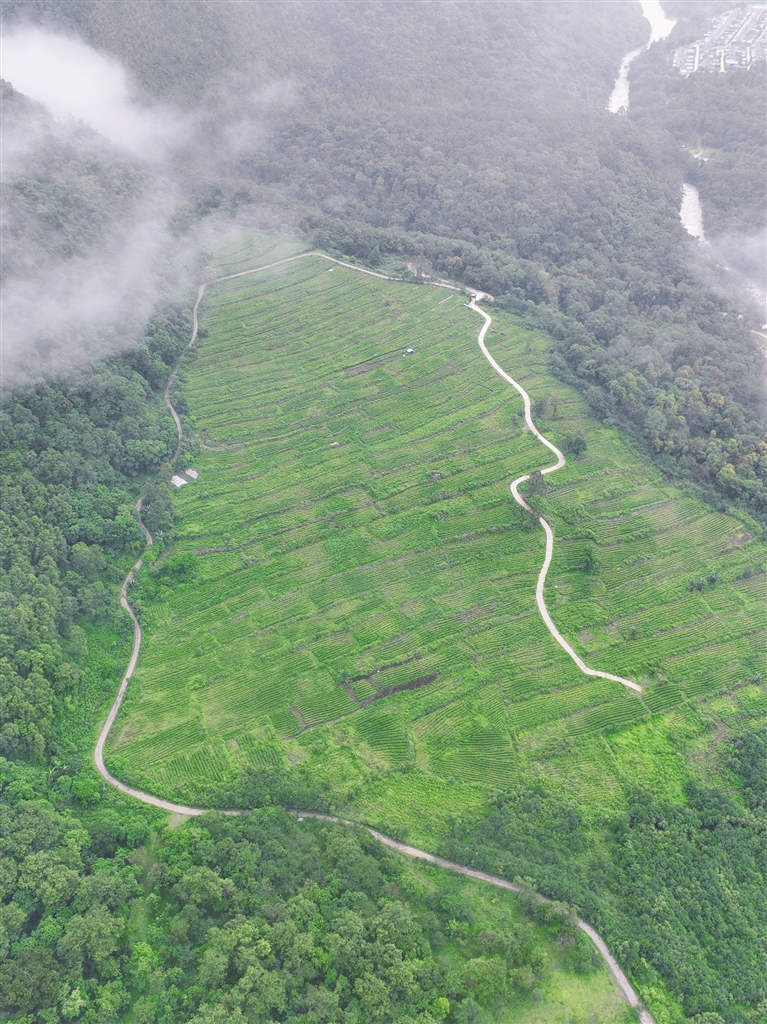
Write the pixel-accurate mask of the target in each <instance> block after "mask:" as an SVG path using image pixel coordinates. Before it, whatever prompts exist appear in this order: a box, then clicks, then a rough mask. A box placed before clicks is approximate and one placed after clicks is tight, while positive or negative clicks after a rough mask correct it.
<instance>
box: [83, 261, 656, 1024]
mask: <svg viewBox="0 0 767 1024" xmlns="http://www.w3.org/2000/svg"><path fill="white" fill-rule="evenodd" d="M308 256H315V257H318V258H320V259H324V260H328V261H329V262H331V263H335V264H337V265H338V266H340V267H347V268H348V269H349V270H355V271H357V272H358V273H361V274H368V275H369V276H371V277H378V278H381V279H382V280H385V281H392V280H396V278H391V277H387V275H385V274H378V273H376V272H375V271H373V270H366V269H364V268H363V267H356V266H354V265H353V264H351V263H344V262H343V261H342V260H337V259H333V257H331V256H326V255H325V253H321V252H314V251H312V252H304V253H299V254H298V255H297V256H288V257H287V258H286V259H282V260H276V261H274V262H273V263H267V264H265V265H264V266H261V267H254V268H253V269H251V270H242V271H240V272H239V273H237V274H228V275H227V276H226V277H219V278H217V279H216V280H215V281H213V282H211V284H212V285H214V284H219V283H220V282H222V281H231V280H233V279H234V278H238V277H246V276H248V275H250V274H257V273H261V272H263V271H265V270H271V269H273V268H275V267H280V266H283V265H284V264H286V263H292V262H293V261H294V260H300V259H305V258H306V257H308ZM432 283H433V284H435V285H436V286H437V287H441V288H449V289H451V290H453V291H458V292H460V291H463V289H461V288H457V287H456V286H455V285H450V284H447V283H445V282H432ZM208 287H209V285H207V284H201V285H200V288H199V290H198V292H197V301H196V302H195V304H194V309H193V311H192V335H191V338H190V339H189V343H188V344H187V345H186V346H185V348H184V349H183V351H182V352H181V354H180V355H179V357H178V359H177V360H176V363H175V364H174V366H173V369H172V370H171V373H170V376H169V377H168V383H167V384H166V386H165V393H164V398H165V404H166V405H167V407H168V409H169V410H170V412H171V415H172V416H173V420H174V422H175V424H176V434H177V441H176V451H175V455H174V460H175V459H177V458H178V456H179V454H180V452H181V443H182V440H183V428H182V426H181V420H180V418H179V415H178V413H177V412H176V410H175V408H174V407H173V403H172V402H171V399H170V392H171V387H172V385H173V381H174V380H175V378H176V375H177V373H178V370H179V367H180V366H181V362H182V360H183V358H184V356H185V355H186V353H187V352H188V351H189V349H190V348H192V346H193V345H194V343H195V341H196V340H197V334H198V330H199V310H200V303H201V302H202V299H203V296H204V294H205V292H206V290H207V288H208ZM467 306H468V308H469V309H472V310H474V312H476V313H479V314H480V315H481V316H482V317H484V320H485V323H484V325H483V327H482V329H481V331H480V332H479V337H478V342H479V346H480V348H481V349H482V352H483V354H484V356H485V358H486V359H487V360H488V362H489V363H490V365H491V366H492V367H493V369H494V370H495V371H496V373H498V374H499V375H500V376H501V377H503V379H504V380H506V381H508V383H509V384H511V385H512V386H513V387H514V388H516V390H517V391H518V392H519V394H520V395H521V396H522V399H523V401H524V403H525V421H526V423H527V426H528V428H529V429H530V430H531V431H532V432H533V434H535V436H536V437H537V438H538V440H539V441H540V442H541V443H542V444H544V445H545V446H546V447H547V448H549V449H550V450H551V452H552V453H553V454H554V455H556V457H557V462H556V464H555V465H553V466H549V467H548V468H546V469H543V470H541V473H553V472H554V471H555V470H557V469H560V468H561V467H562V466H564V465H565V457H564V455H563V454H562V452H560V451H559V449H558V448H556V447H555V446H554V445H553V444H552V443H551V442H550V441H549V440H547V439H546V438H545V437H544V436H543V434H541V433H540V431H539V430H538V429H537V428H536V426H535V424H534V423H533V419H532V415H531V410H530V396H529V395H528V394H527V392H526V391H525V389H524V388H523V387H522V386H521V385H520V384H518V383H517V381H515V380H514V378H513V377H510V376H509V375H508V374H507V373H506V371H505V370H503V369H502V368H501V367H500V366H499V365H498V363H497V362H496V361H495V359H493V357H492V356H491V355H490V353H489V352H488V350H487V346H486V345H485V335H486V333H487V331H488V329H489V327H490V325H491V323H492V318H491V317H490V316H488V314H487V313H485V311H484V310H483V309H481V308H480V307H479V306H478V305H477V296H476V295H474V294H471V301H470V302H469V303H467ZM529 476H530V474H526V475H525V476H521V477H519V478H518V479H517V480H515V481H514V482H513V483H512V484H511V493H512V495H513V497H514V500H515V501H516V502H517V503H518V504H519V505H521V506H522V507H523V508H525V509H528V510H529V511H532V510H531V509H530V506H529V505H528V504H527V502H526V501H525V500H524V498H523V497H522V496H521V495H520V493H519V490H518V488H519V485H520V484H522V483H524V481H525V480H528V479H529ZM141 502H142V499H141V498H139V500H138V501H137V502H136V511H137V513H138V516H139V524H140V526H141V529H142V531H143V533H144V536H145V538H146V544H147V547H149V546H151V545H152V542H153V541H152V535H151V534H150V532H149V530H148V529H147V528H146V526H145V525H144V523H143V521H142V519H141ZM538 521H539V522H540V524H541V526H542V527H543V529H544V531H545V533H546V557H545V559H544V562H543V567H542V569H541V572H540V574H539V576H538V585H537V587H536V591H535V599H536V602H537V604H538V610H539V611H540V613H541V616H542V618H543V621H544V622H545V623H546V626H547V628H548V630H549V632H550V633H551V635H552V636H553V637H554V639H555V640H556V641H557V643H558V644H559V645H560V646H561V647H562V648H563V649H564V650H565V651H566V652H567V653H568V654H569V655H570V657H571V658H572V659H573V661H574V662H575V663H576V665H577V666H578V668H579V669H580V670H581V671H582V672H584V673H585V674H586V675H590V676H601V677H602V678H603V679H611V680H613V681H615V682H618V683H622V684H623V685H624V686H628V687H631V688H632V689H634V690H641V689H642V688H641V686H638V685H637V684H636V683H633V682H631V681H630V680H628V679H622V678H621V677H620V676H614V675H610V674H609V673H606V672H598V671H597V670H596V669H592V668H589V667H588V665H586V664H585V663H584V662H583V661H582V660H581V658H579V657H578V655H577V654H576V653H575V651H574V650H573V649H572V647H570V645H569V644H568V643H567V641H566V640H565V639H564V637H563V636H562V635H561V634H560V633H559V631H558V630H557V628H556V626H555V625H554V623H553V621H552V619H551V616H550V615H549V612H548V609H547V608H546V604H545V602H544V600H543V587H544V583H545V581H546V574H547V573H548V570H549V566H550V564H551V558H552V554H553V550H554V534H553V531H552V529H551V527H550V526H549V524H548V523H547V522H546V520H545V519H543V517H541V516H539V517H538ZM142 563H143V556H142V558H139V559H138V561H137V562H136V563H135V564H134V565H133V566H132V568H131V570H130V572H129V573H128V575H127V576H126V577H125V580H124V581H123V585H122V588H121V590H120V604H121V606H122V607H123V608H124V609H125V610H126V611H127V613H128V614H129V615H130V617H131V619H132V621H133V649H132V651H131V657H130V661H129V662H128V667H127V669H126V671H125V675H124V676H123V678H122V681H121V683H120V688H119V690H118V691H117V696H116V697H115V699H114V702H113V704H112V707H111V708H110V710H109V714H108V715H107V718H106V721H105V722H104V726H103V728H102V730H101V733H100V734H99V738H98V741H97V743H96V747H95V750H94V761H95V762H96V767H97V769H98V771H99V774H100V775H101V777H102V778H103V779H104V780H105V781H106V782H108V783H109V784H110V785H111V786H114V787H115V789H118V790H120V792H121V793H125V794H127V795H128V796H132V797H134V798H135V799H136V800H140V801H141V802H142V803H145V804H150V805H151V806H153V807H158V808H160V809H161V810H164V811H168V812H169V813H171V814H178V815H182V816H184V817H199V816H200V815H201V814H205V813H207V809H206V808H200V807H185V806H183V805H181V804H175V803H172V802H171V801H170V800H162V799H161V798H160V797H156V796H152V794H151V793H144V792H142V791H141V790H139V789H134V788H133V787H132V786H127V785H126V784H125V783H124V782H120V780H119V779H116V778H115V777H114V775H112V774H111V773H110V772H109V771H108V770H107V767H106V765H105V764H104V744H105V743H106V741H107V737H108V736H109V733H110V730H111V728H112V726H113V724H114V721H115V718H116V717H117V714H118V712H119V710H120V706H121V705H122V702H123V698H124V696H125V692H126V690H127V688H128V683H129V681H130V679H131V676H132V675H133V672H134V670H135V668H136V663H137V661H138V656H139V651H140V650H141V639H142V633H141V625H140V623H139V621H138V618H137V617H136V614H135V612H134V611H133V609H132V608H131V606H130V604H129V603H128V589H129V587H130V585H131V583H132V582H133V581H134V579H135V578H136V575H137V573H138V571H139V569H140V568H141V566H142ZM218 813H220V814H229V815H232V816H235V817H239V816H242V815H245V814H249V813H250V812H249V811H243V810H223V811H218ZM291 813H292V814H295V815H296V816H297V817H298V819H299V821H301V820H302V819H303V818H319V819H322V820H324V821H332V822H335V823H337V824H341V825H349V826H352V827H356V828H364V829H365V830H366V831H367V832H369V833H370V835H372V836H373V837H374V838H376V839H377V840H378V841H379V842H381V843H383V845H384V846H388V847H389V848H391V849H392V850H396V851H397V852H399V853H402V854H404V855H405V856H408V857H414V858H416V859H418V860H424V861H428V862H429V863H431V864H436V865H437V866H438V867H442V868H446V869H447V870H449V871H455V872H457V873H458V874H461V875H465V876H466V877H467V878H474V879H478V880H479V881H482V882H487V883H488V884H490V885H494V886H497V887H498V888H500V889H508V890H510V891H511V892H520V891H521V888H520V886H518V885H515V884H514V883H512V882H509V881H507V880H506V879H505V878H499V877H497V876H496V875H489V874H486V873H485V872H484V871H477V870H475V869H474V868H469V867H466V866H465V865H463V864H455V863H453V861H449V860H443V859H442V858H441V857H435V856H434V855H433V854H431V853H427V852H426V851H425V850H419V849H417V848H416V847H414V846H407V845H406V844H405V843H401V842H399V841H398V840H397V839H392V838H391V837H390V836H385V835H383V834H382V833H381V832H377V831H376V830H375V829H373V828H369V827H368V826H366V825H360V823H358V822H353V821H349V820H347V819H345V818H338V817H335V816H334V815H330V814H319V813H317V812H315V811H292V812H291ZM539 898H540V899H541V901H542V902H544V903H549V902H551V901H550V900H548V899H547V897H545V896H541V897H539ZM576 920H577V924H578V927H579V928H580V929H581V931H583V932H585V934H586V935H588V937H589V938H590V939H591V941H592V942H593V943H594V945H595V946H596V948H597V950H598V951H599V953H600V955H601V956H602V959H603V960H604V962H605V965H606V967H607V969H608V971H609V972H610V974H611V975H612V978H613V980H614V981H615V984H616V986H617V988H618V991H619V993H620V995H621V998H622V999H623V1000H624V1001H625V1002H626V1003H628V1005H629V1006H631V1007H634V1008H635V1009H636V1010H637V1012H638V1014H639V1020H640V1022H641V1024H655V1022H654V1021H653V1018H652V1017H651V1016H650V1014H649V1013H648V1011H647V1010H646V1009H645V1008H644V1007H643V1006H642V1004H641V1002H640V1000H639V997H638V996H637V994H636V992H635V991H634V988H633V987H632V985H631V983H630V982H629V980H628V978H627V977H626V975H625V974H624V973H623V971H622V970H621V968H620V966H619V965H618V962H617V961H616V960H615V958H614V957H613V955H612V954H611V953H610V950H609V949H608V948H607V945H606V944H605V942H604V940H603V939H602V938H601V937H600V936H599V935H598V933H597V932H596V931H594V929H593V928H592V927H591V926H590V925H589V924H587V923H586V922H585V921H583V920H582V919H581V918H577V919H576Z"/></svg>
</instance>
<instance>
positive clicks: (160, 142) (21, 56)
mask: <svg viewBox="0 0 767 1024" xmlns="http://www.w3.org/2000/svg"><path fill="white" fill-rule="evenodd" d="M0 46H1V47H2V51H1V52H2V72H0V73H1V74H2V77H3V78H4V79H5V80H6V81H7V82H11V84H12V85H13V87H14V88H15V89H17V90H18V91H19V92H21V93H23V94H24V95H25V96H29V97H30V98H31V99H34V100H38V101H39V102H40V103H43V104H45V106H46V107H47V109H48V110H49V111H50V112H51V114H53V116H54V117H55V118H57V119H67V118H75V119H77V120H80V121H84V122H85V123H86V124H89V125H91V127H93V128H95V130H96V131H97V132H99V134H101V135H103V136H104V137H105V138H107V139H110V140H111V141H112V142H114V143H116V144H117V145H118V146H122V147H124V148H125V149H127V150H129V151H130V152H131V153H132V154H133V155H134V156H136V157H138V158H139V159H141V160H158V159H162V158H163V157H164V156H165V155H166V154H167V153H168V151H169V150H170V149H172V148H173V146H174V145H177V144H178V143H179V142H180V141H181V139H182V138H183V137H184V135H185V133H186V131H187V130H188V127H189V126H188V125H187V124H186V123H185V122H186V120H187V119H186V118H185V117H184V116H183V115H182V114H181V113H180V112H179V111H177V110H171V109H170V108H168V107H165V106H161V105H159V104H148V103H145V102H144V103H142V102H141V101H140V99H139V94H138V90H137V88H136V86H135V84H134V82H133V81H132V79H131V77H130V75H129V74H128V72H127V71H126V70H125V68H124V67H123V66H122V65H121V64H119V63H118V62H117V61H116V60H113V59H110V58H109V57H106V56H104V55H103V54H101V53H98V52H97V51H96V50H94V49H92V47H90V46H88V45H87V43H84V42H83V41H82V40H81V39H77V38H76V37H73V36H63V35H59V34H56V33H54V32H50V31H47V30H45V29H42V28H38V27H36V26H25V27H20V28H18V29H15V30H10V31H7V32H4V33H3V38H2V42H1V43H0Z"/></svg>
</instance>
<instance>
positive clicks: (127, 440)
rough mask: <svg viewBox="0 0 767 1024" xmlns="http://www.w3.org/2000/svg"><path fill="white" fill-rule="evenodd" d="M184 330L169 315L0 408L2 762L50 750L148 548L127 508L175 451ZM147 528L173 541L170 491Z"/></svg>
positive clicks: (181, 321)
mask: <svg viewBox="0 0 767 1024" xmlns="http://www.w3.org/2000/svg"><path fill="white" fill-rule="evenodd" d="M190 329H191V327H190V318H189V313H188V311H180V310H176V311H169V312H168V313H167V314H164V315H159V316H157V317H155V318H154V320H153V321H152V322H151V323H150V324H149V326H148V327H147V331H146V334H145V337H144V339H143V341H142V343H141V344H140V345H139V346H138V348H136V349H134V350H132V351H129V352H127V353H125V354H124V355H123V356H120V357H114V358H112V359H111V360H109V361H107V362H104V363H101V364H97V365H95V366H93V367H92V368H89V369H88V370H86V371H83V372H81V373H80V374H78V375H76V376H75V377H73V378H71V379H69V380H65V381H50V382H47V383H41V384H39V385H37V386H34V387H28V388H18V389H16V390H14V391H7V392H5V393H4V394H3V395H2V400H1V402H0V550H1V551H2V564H1V568H2V602H3V611H2V616H0V755H2V756H5V757H8V758H21V759H25V760H32V761H35V760H39V758H40V757H42V756H43V754H45V753H46V751H48V750H49V749H50V744H51V742H52V741H54V737H55V736H56V729H57V727H56V720H57V717H58V712H59V711H60V709H61V706H62V702H63V701H64V700H65V699H66V697H67V695H68V694H69V693H70V692H71V690H72V687H73V686H74V684H75V683H76V681H77V677H78V668H77V661H78V659H79V657H80V656H81V654H82V644H83V631H82V629H81V624H82V625H85V626H89V625H92V624H93V623H94V622H97V621H99V619H100V618H102V617H104V616H106V615H111V614H112V612H113V609H114V594H115V588H116V586H117V585H118V582H119V579H120V578H121V575H124V571H125V557H126V555H128V556H130V555H133V554H135V553H136V552H138V551H139V550H140V549H141V547H142V546H143V543H144V538H143V535H142V533H141V530H140V528H139V524H138V519H137V517H136V513H135V508H134V505H135V502H136V498H137V496H138V490H139V487H140V485H141V483H142V482H144V480H145V479H146V477H147V475H151V474H154V473H155V472H156V471H157V470H158V468H159V467H160V466H161V465H163V464H167V463H168V461H169V459H170V458H171V457H172V455H173V453H174V451H175V445H176V430H175V425H174V423H173V420H172V419H171V417H170V414H169V413H168V411H167V409H166V408H165V405H164V403H163V400H162V392H163V389H164V387H165V382H166V380H167V377H168V373H169V371H170V367H171V366H172V364H173V363H174V362H175V360H176V358H177V356H178V353H179V352H180V351H181V349H182V348H183V347H184V345H185V344H186V343H187V341H188V340H189V332H190ZM144 518H145V521H146V522H147V524H148V526H149V528H150V529H151V531H152V532H153V534H154V535H155V537H156V538H157V539H158V540H159V541H160V543H162V542H163V538H166V539H167V538H169V537H170V535H171V533H172V528H173V508H172V502H171V498H170V494H169V489H168V486H167V485H166V484H156V483H152V484H151V486H150V487H149V489H148V492H147V497H146V508H145V512H144ZM136 557H137V556H136Z"/></svg>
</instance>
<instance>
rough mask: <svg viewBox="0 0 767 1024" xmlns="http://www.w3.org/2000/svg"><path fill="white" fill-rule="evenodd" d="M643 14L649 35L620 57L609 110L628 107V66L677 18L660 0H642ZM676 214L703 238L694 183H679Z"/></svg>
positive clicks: (694, 234)
mask: <svg viewBox="0 0 767 1024" xmlns="http://www.w3.org/2000/svg"><path fill="white" fill-rule="evenodd" d="M641 3H642V14H643V15H644V16H645V18H646V19H647V21H649V23H650V38H649V39H648V40H647V42H646V43H645V45H644V46H640V47H639V48H638V49H636V50H630V51H629V52H628V53H627V54H626V56H625V57H624V58H623V60H622V61H621V66H620V68H619V70H618V77H617V78H616V79H615V86H614V88H613V91H612V93H611V94H610V99H609V100H608V102H607V109H608V110H609V111H610V113H611V114H620V113H621V112H623V113H625V112H626V111H627V110H628V108H629V68H630V67H631V63H632V61H634V60H635V59H636V58H637V57H638V56H639V54H640V53H644V51H645V50H647V49H649V47H651V46H652V44H653V43H658V42H660V41H661V40H662V39H665V38H666V37H667V36H668V35H669V34H670V32H671V29H672V28H673V27H674V25H676V21H674V20H673V19H672V18H667V17H666V12H665V11H664V10H663V8H662V7H661V5H660V0H641ZM679 218H680V220H681V221H682V227H683V228H684V229H685V231H686V232H687V233H688V234H689V235H692V237H693V238H697V239H698V240H699V241H700V242H705V241H706V237H705V235H704V234H703V209H702V208H701V205H700V196H699V195H698V190H697V189H696V188H695V186H694V185H688V184H687V183H686V182H685V183H684V184H683V185H682V208H681V209H680V211H679Z"/></svg>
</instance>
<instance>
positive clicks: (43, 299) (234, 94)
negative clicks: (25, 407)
mask: <svg viewBox="0 0 767 1024" xmlns="http://www.w3.org/2000/svg"><path fill="white" fill-rule="evenodd" d="M2 57H3V66H2V74H3V78H4V79H5V80H6V82H9V83H10V85H11V86H12V89H9V88H8V86H5V89H4V111H3V120H4V131H3V152H2V168H1V169H0V170H1V172H2V189H3V267H2V271H3V284H2V314H1V320H0V325H1V327H2V335H1V350H0V351H1V355H2V359H1V360H0V377H1V379H2V385H3V386H13V385H16V384H20V383H25V382H31V381H34V380H38V379H40V378H42V377H46V376H50V375H52V374H59V373H66V372H67V371H69V370H72V369H75V368H76V367H77V366H79V365H82V364H84V363H86V362H89V361H92V360H93V359H96V358H100V357H103V356H105V355H108V354H110V353H112V352H115V351H119V350H121V349H125V348H127V347H128V346H130V345H131V344H134V343H135V342H136V341H137V339H138V338H140V337H141V333H142V330H143V327H144V325H145V324H146V321H147V320H148V319H149V318H150V317H151V315H152V313H153V312H154V310H155V309H156V308H157V307H158V305H159V304H161V303H162V302H167V301H178V299H179V298H181V297H183V296H184V294H185V290H191V289H190V286H191V285H192V284H194V283H196V280H197V277H198V271H199V267H198V265H197V261H198V253H199V251H200V249H201V247H202V246H203V245H204V242H205V240H206V238H209V237H210V234H211V231H212V230H214V228H215V230H216V231H222V230H223V231H225V230H226V226H227V222H229V223H231V221H230V217H229V215H228V214H227V213H226V212H221V213H219V214H214V215H213V216H208V217H207V218H206V220H205V222H204V223H201V222H199V221H195V220H194V217H190V216H189V215H188V214H187V213H185V212H184V211H188V210H189V209H191V208H192V207H194V205H195V204H194V202H192V201H191V198H192V197H194V196H195V195H196V192H197V189H198V188H199V187H200V183H203V182H205V181H206V180H210V181H216V180H219V178H220V175H221V173H222V168H229V167H232V166H234V165H236V163H237V161H238V159H241V158H242V156H243V154H246V153H248V152H253V151H254V150H257V149H258V147H259V144H260V140H261V138H262V136H263V131H264V127H263V123H264V119H265V115H266V112H267V110H268V109H272V108H274V107H275V106H284V105H285V104H286V103H287V104H289V103H290V102H292V92H291V89H290V86H289V85H285V84H277V85H276V86H274V87H272V88H270V89H266V90H260V91H255V90H253V89H252V88H251V87H250V86H249V84H248V82H247V81H245V80H238V81H236V82H233V81H230V82H227V83H223V82H222V83H221V84H220V90H219V91H220V94H217V95H211V96H210V97H209V100H208V102H207V103H205V104H202V105H201V106H200V107H199V108H198V109H197V110H196V111H194V112H193V113H191V114H190V113H186V112H182V111H178V110H175V109H172V108H170V107H167V106H162V105H159V104H151V103H147V102H145V101H142V100H141V99H140V97H139V92H138V89H137V88H136V87H135V85H134V83H133V81H132V79H131V76H130V75H129V74H128V72H127V71H126V70H125V68H123V67H122V66H121V65H120V64H119V63H118V62H117V61H115V60H113V59H111V58H107V57H105V56H103V55H102V54H100V53H97V52H96V51H95V50H93V49H92V48H91V47H90V46H88V45H87V44H86V43H84V42H83V41H82V40H80V39H77V38H74V37H71V36H63V35H58V34H55V33H53V32H50V31H47V30H43V29H40V28H37V27H30V26H26V27H22V28H19V29H16V30H11V31H10V32H7V33H6V34H5V36H4V38H3V40H2ZM230 173H231V172H230ZM245 219H246V220H247V219H250V220H254V219H255V221H257V222H259V223H263V222H264V221H267V222H270V223H272V224H273V225H274V224H275V219H274V217H273V216H271V217H270V216H269V214H268V211H266V212H265V211H263V210H260V209H254V210H252V211H251V213H250V217H249V218H245ZM214 221H215V224H214ZM181 225H186V227H185V229H183V230H182V228H181Z"/></svg>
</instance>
